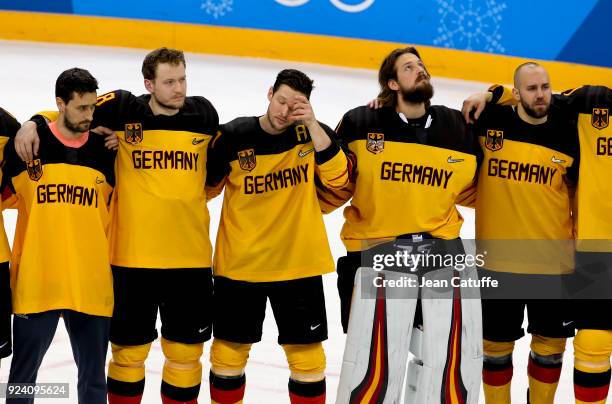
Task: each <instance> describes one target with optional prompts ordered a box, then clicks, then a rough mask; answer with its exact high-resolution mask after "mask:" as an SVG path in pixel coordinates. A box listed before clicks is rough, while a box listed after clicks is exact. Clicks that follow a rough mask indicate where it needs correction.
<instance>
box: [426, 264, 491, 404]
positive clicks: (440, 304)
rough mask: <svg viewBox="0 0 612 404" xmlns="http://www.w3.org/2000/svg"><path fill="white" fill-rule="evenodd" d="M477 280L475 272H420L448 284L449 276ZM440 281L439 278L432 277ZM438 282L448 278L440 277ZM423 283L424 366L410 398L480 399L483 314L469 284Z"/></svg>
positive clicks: (472, 402) (472, 403) (469, 401)
mask: <svg viewBox="0 0 612 404" xmlns="http://www.w3.org/2000/svg"><path fill="white" fill-rule="evenodd" d="M452 277H460V278H461V279H468V278H469V279H474V280H476V279H478V277H477V274H476V271H470V270H465V271H461V272H457V271H453V270H451V269H448V268H445V269H440V270H436V271H431V272H428V273H426V274H425V275H424V278H425V280H426V281H431V282H432V283H431V284H434V285H436V284H443V285H452V283H451V278H452ZM436 281H438V282H436ZM439 281H446V282H441V283H439ZM462 292H463V290H462V289H461V288H459V287H448V288H446V289H444V288H439V287H436V288H423V289H422V290H421V294H422V296H423V298H422V300H421V305H422V307H423V344H422V349H421V355H422V356H421V359H422V361H423V368H422V369H421V373H420V377H419V380H418V386H417V392H416V400H415V401H414V403H419V404H420V403H425V404H429V403H439V402H442V403H445V402H457V401H458V400H459V398H461V399H462V400H463V401H464V402H465V403H467V404H475V403H478V396H479V394H480V381H481V373H482V357H483V354H482V351H483V350H482V313H481V305H480V300H479V299H478V298H477V297H478V295H477V294H475V293H474V290H473V288H471V289H470V290H469V291H466V292H467V293H466V294H467V295H468V297H467V298H464V297H463V296H462Z"/></svg>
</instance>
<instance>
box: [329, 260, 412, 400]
mask: <svg viewBox="0 0 612 404" xmlns="http://www.w3.org/2000/svg"><path fill="white" fill-rule="evenodd" d="M381 277H382V278H384V279H385V280H387V281H391V280H393V281H396V282H404V284H407V282H411V283H412V284H415V285H416V284H418V278H417V276H416V275H412V274H406V273H401V272H391V271H374V270H373V269H372V268H366V267H363V268H359V269H358V270H357V274H356V276H355V289H354V290H355V291H354V293H353V299H352V303H351V313H350V321H349V325H348V334H347V338H346V346H345V349H344V358H343V363H342V371H341V374H340V382H339V385H338V395H337V399H336V402H337V403H342V404H345V403H348V402H351V403H352V402H363V401H364V400H365V402H379V403H380V402H382V403H397V402H399V401H400V399H401V394H402V386H403V382H404V374H405V370H406V362H407V359H408V347H409V341H410V336H411V333H412V324H413V321H414V313H415V311H416V306H417V298H418V288H417V287H394V288H391V287H387V288H383V287H377V286H375V282H376V284H378V285H380V284H381ZM377 278H378V279H377ZM410 279H411V281H409V280H410ZM388 284H389V283H388Z"/></svg>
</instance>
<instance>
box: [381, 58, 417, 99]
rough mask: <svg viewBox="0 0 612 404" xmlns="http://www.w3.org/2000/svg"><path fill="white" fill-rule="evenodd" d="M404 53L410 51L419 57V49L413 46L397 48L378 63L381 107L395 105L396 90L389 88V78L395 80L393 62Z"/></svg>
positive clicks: (395, 73)
mask: <svg viewBox="0 0 612 404" xmlns="http://www.w3.org/2000/svg"><path fill="white" fill-rule="evenodd" d="M406 53H411V54H413V55H415V56H416V57H418V58H419V59H421V55H419V51H417V50H416V48H414V47H413V46H408V47H406V48H398V49H394V50H393V51H392V52H391V53H389V54H388V55H387V57H386V58H385V59H384V60H383V62H382V64H381V65H380V69H378V84H379V85H380V92H379V93H378V99H379V100H380V101H381V104H382V106H383V107H395V106H396V105H397V92H396V91H395V90H392V89H390V88H389V80H397V70H396V69H395V62H397V59H399V57H400V56H402V55H404V54H406Z"/></svg>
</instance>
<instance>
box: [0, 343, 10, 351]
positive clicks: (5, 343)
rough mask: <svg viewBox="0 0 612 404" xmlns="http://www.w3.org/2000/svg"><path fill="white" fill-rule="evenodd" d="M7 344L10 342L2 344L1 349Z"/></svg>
mask: <svg viewBox="0 0 612 404" xmlns="http://www.w3.org/2000/svg"><path fill="white" fill-rule="evenodd" d="M6 344H8V341H6V342H5V343H4V344H2V345H0V349H2V348H4V347H5V346H6Z"/></svg>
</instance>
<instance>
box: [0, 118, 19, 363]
mask: <svg viewBox="0 0 612 404" xmlns="http://www.w3.org/2000/svg"><path fill="white" fill-rule="evenodd" d="M19 127H20V125H19V122H17V120H16V119H15V118H14V117H13V116H12V115H11V114H10V113H8V112H7V111H5V110H4V109H2V108H0V156H4V148H5V146H6V144H7V142H8V141H9V139H12V138H14V137H15V134H16V133H17V130H18V129H19ZM2 161H3V162H4V157H3V158H2ZM2 164H4V163H2ZM1 181H2V173H0V182H1ZM0 203H1V204H2V205H4V206H6V204H7V203H6V202H5V201H2V202H0ZM3 222H4V221H3V218H2V216H1V215H0V225H1V226H2V231H1V233H0V358H6V357H7V356H9V355H10V354H11V352H12V346H13V345H12V342H11V341H12V340H11V285H10V273H9V260H10V258H11V251H10V248H9V243H8V239H7V238H6V233H5V231H4V225H3V224H4V223H3Z"/></svg>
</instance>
